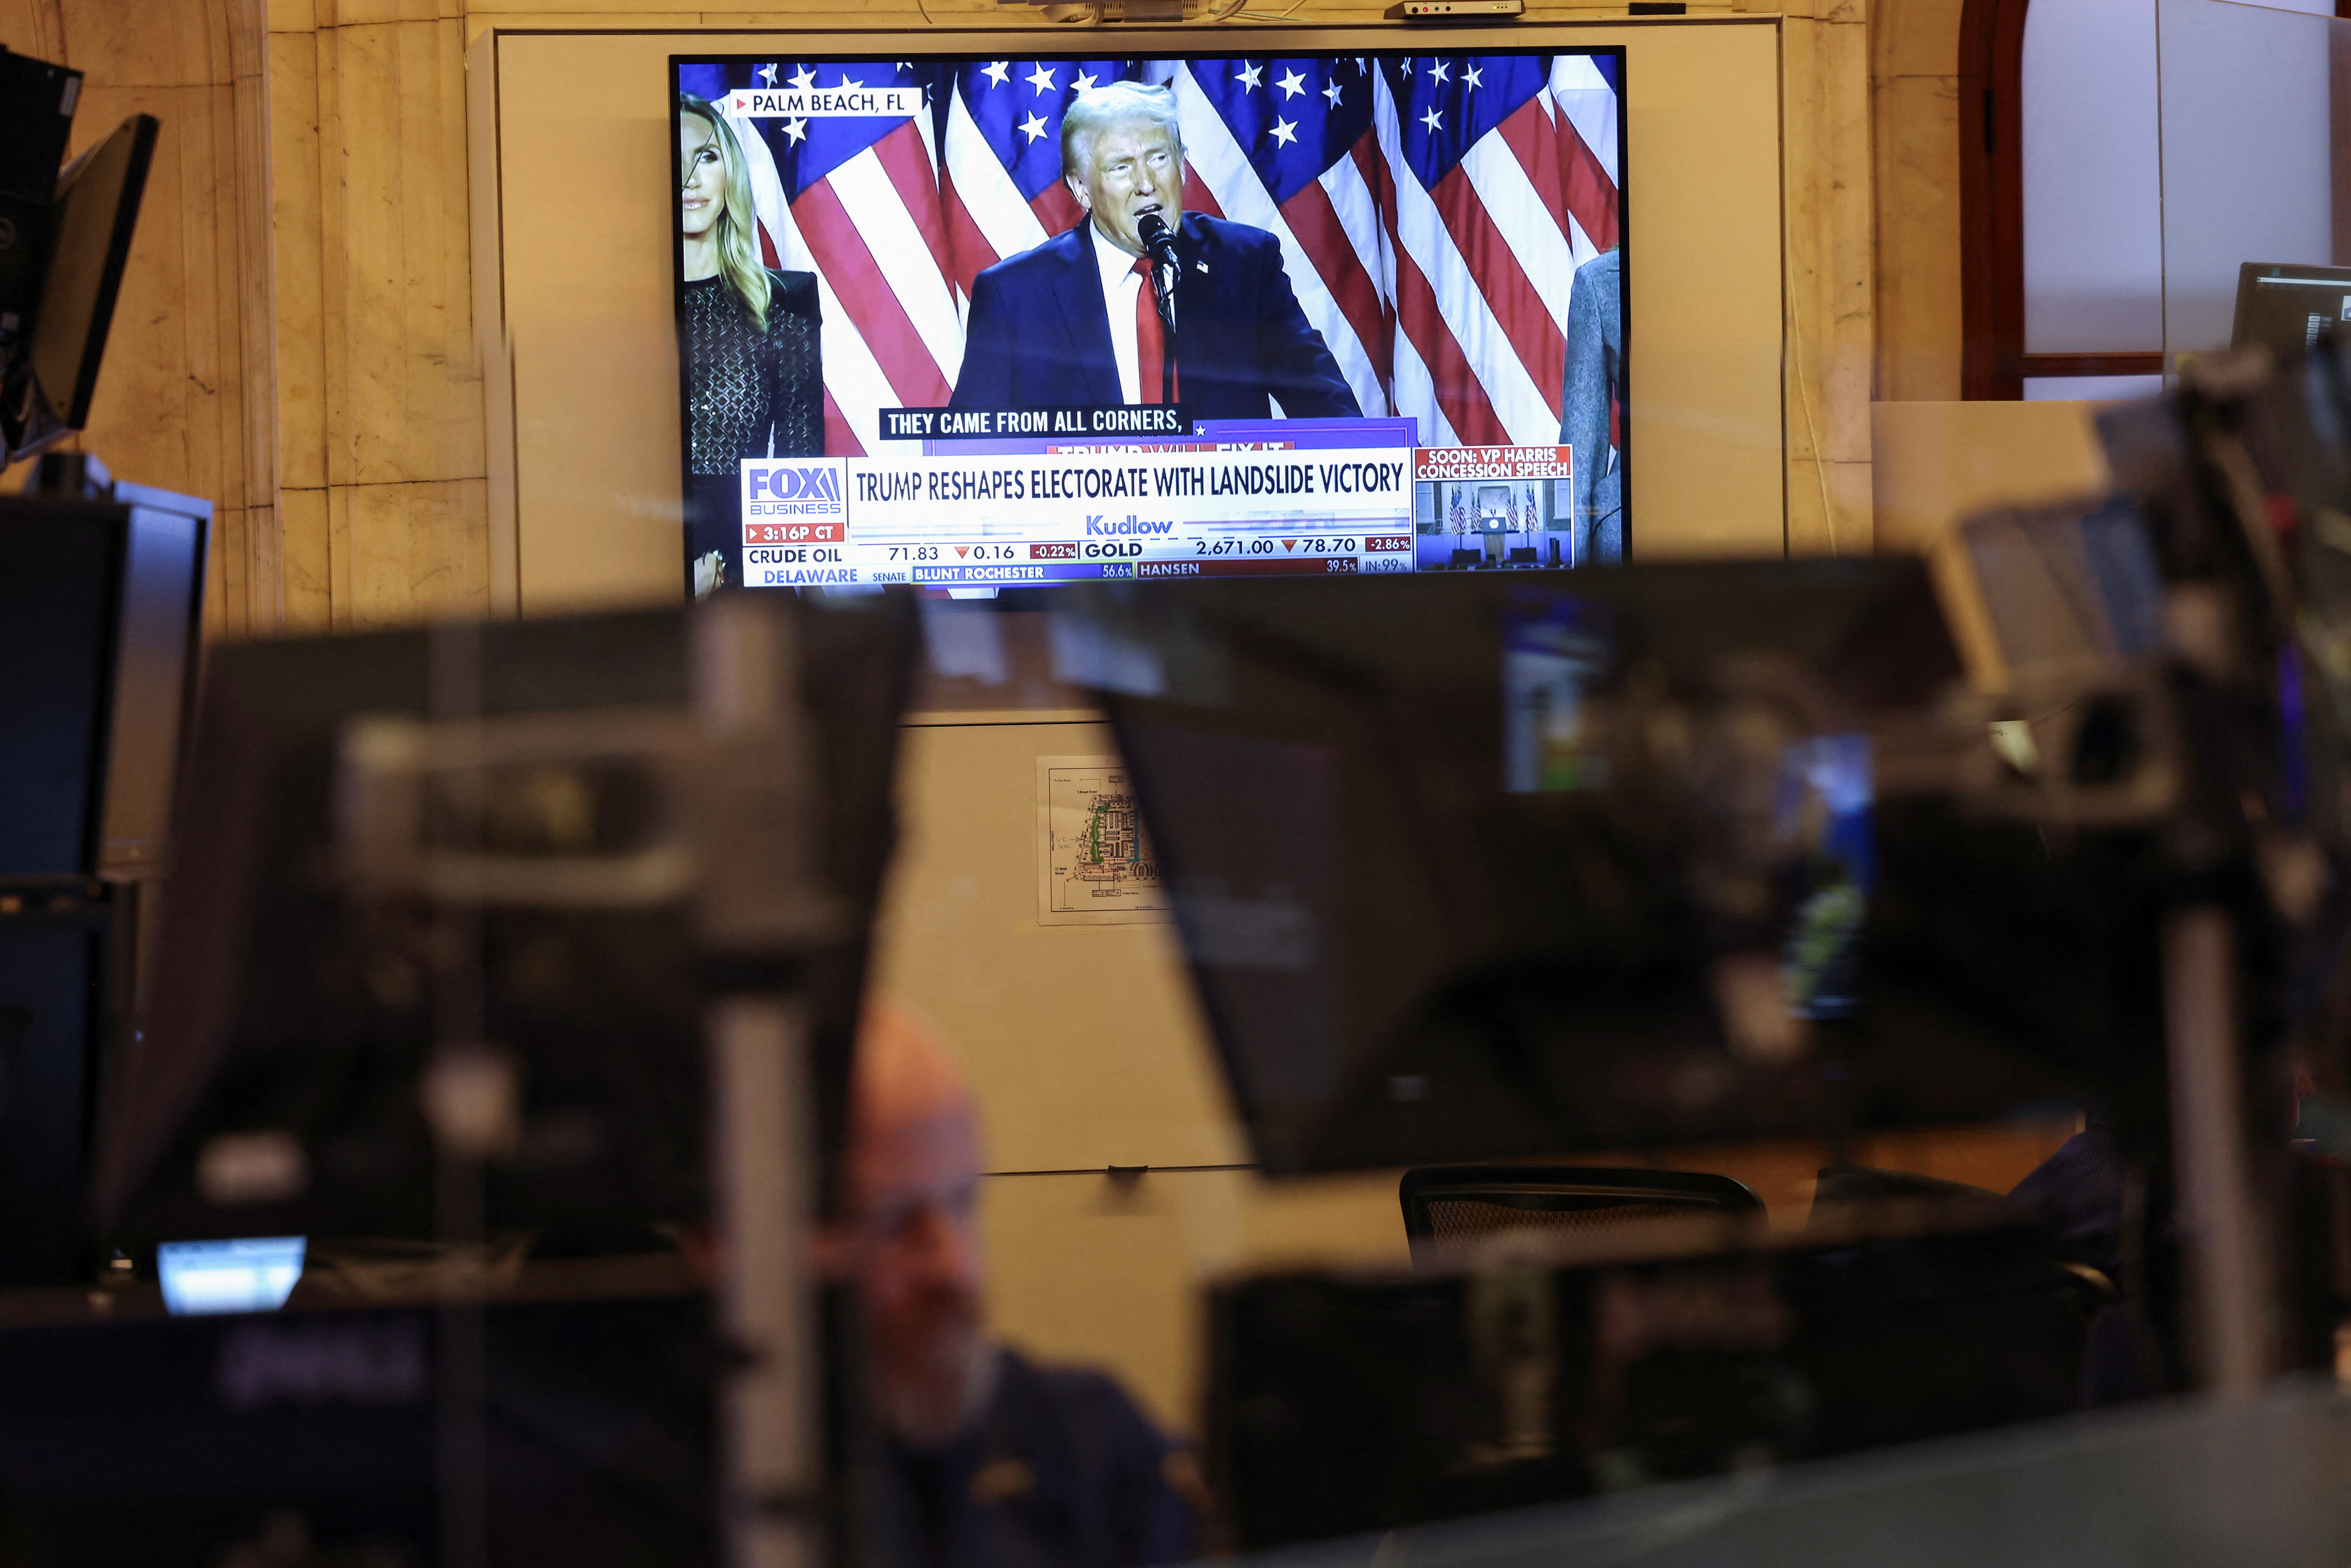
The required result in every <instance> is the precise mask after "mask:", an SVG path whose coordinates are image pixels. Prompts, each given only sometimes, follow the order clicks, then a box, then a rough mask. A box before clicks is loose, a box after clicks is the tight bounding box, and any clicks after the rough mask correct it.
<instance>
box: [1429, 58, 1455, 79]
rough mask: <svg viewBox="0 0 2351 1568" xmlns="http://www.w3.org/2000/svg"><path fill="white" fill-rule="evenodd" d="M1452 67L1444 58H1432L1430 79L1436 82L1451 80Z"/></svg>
mask: <svg viewBox="0 0 2351 1568" xmlns="http://www.w3.org/2000/svg"><path fill="white" fill-rule="evenodd" d="M1452 69H1453V68H1452V67H1451V66H1448V65H1447V64H1446V63H1445V62H1444V61H1443V60H1431V61H1429V62H1428V79H1429V80H1431V81H1436V82H1443V81H1451V80H1452V79H1453V78H1452V76H1451V75H1450V72H1451V71H1452Z"/></svg>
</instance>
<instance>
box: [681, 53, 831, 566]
mask: <svg viewBox="0 0 2351 1568" xmlns="http://www.w3.org/2000/svg"><path fill="white" fill-rule="evenodd" d="M677 155H678V231H679V234H680V235H682V236H683V237H682V251H681V255H680V260H681V262H682V263H683V265H682V266H681V267H680V269H679V277H681V278H682V279H683V281H682V282H681V283H680V285H679V287H678V300H677V329H678V352H679V356H680V359H681V361H682V362H683V365H684V395H685V475H686V497H685V528H686V559H688V561H690V562H691V563H692V566H691V579H692V581H693V584H694V591H695V595H696V597H700V596H701V595H703V594H706V593H708V592H710V591H712V590H713V589H714V588H717V587H722V586H725V585H726V584H728V583H739V582H741V581H742V580H743V574H742V542H743V529H742V505H741V499H740V491H739V486H738V481H737V475H738V474H739V472H740V469H739V467H738V466H737V465H739V464H740V463H741V461H742V460H743V459H744V458H746V457H821V456H822V455H824V373H823V363H822V360H821V358H820V352H819V346H818V333H817V325H818V320H817V294H816V274H814V273H812V272H778V271H777V270H776V269H774V268H773V267H763V266H761V265H760V260H759V244H758V220H757V219H756V218H755V216H754V215H753V210H752V206H751V180H750V175H749V172H747V169H746V168H745V165H744V162H743V148H742V144H741V143H740V142H738V141H737V140H736V139H735V132H734V131H733V129H732V128H731V127H729V126H728V125H727V123H726V119H725V117H724V116H722V115H721V114H719V112H718V111H717V110H716V109H713V108H712V107H711V106H710V104H709V103H707V102H706V101H705V100H704V99H698V98H695V97H694V96H693V95H691V94H689V93H680V94H679V95H678V99H677Z"/></svg>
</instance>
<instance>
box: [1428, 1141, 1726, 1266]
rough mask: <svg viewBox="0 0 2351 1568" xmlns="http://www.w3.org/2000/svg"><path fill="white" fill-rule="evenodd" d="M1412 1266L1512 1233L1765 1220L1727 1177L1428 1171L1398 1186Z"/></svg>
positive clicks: (1596, 1170)
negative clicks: (1720, 1218) (1713, 1217)
mask: <svg viewBox="0 0 2351 1568" xmlns="http://www.w3.org/2000/svg"><path fill="white" fill-rule="evenodd" d="M1396 1196H1397V1198H1398V1199H1399V1200H1400V1201H1401V1202H1402V1203H1403V1205H1404V1230H1405V1238H1406V1239H1408V1240H1409V1241H1410V1242H1411V1243H1412V1256H1413V1261H1414V1262H1415V1263H1416V1264H1417V1265H1426V1264H1428V1263H1430V1262H1433V1261H1435V1260H1436V1259H1437V1255H1438V1254H1439V1253H1441V1252H1447V1251H1450V1250H1452V1249H1456V1248H1458V1247H1460V1246H1462V1245H1464V1244H1467V1243H1471V1242H1476V1241H1479V1240H1482V1239H1485V1238H1487V1237H1490V1236H1499V1235H1503V1234H1505V1233H1508V1232H1510V1231H1531V1232H1536V1233H1544V1232H1548V1233H1551V1234H1553V1235H1560V1234H1567V1233H1573V1232H1586V1233H1588V1232H1591V1231H1593V1230H1599V1229H1604V1228H1610V1227H1614V1226H1618V1225H1638V1224H1644V1223H1646V1222H1648V1221H1652V1220H1658V1219H1677V1218H1687V1217H1688V1216H1691V1215H1699V1214H1718V1215H1740V1214H1754V1215H1761V1213H1762V1212H1763V1202H1762V1200H1761V1198H1759V1197H1756V1196H1755V1194H1754V1193H1753V1192H1751V1191H1750V1190H1749V1189H1748V1187H1747V1186H1746V1185H1745V1184H1744V1183H1742V1182H1739V1181H1736V1180H1733V1179H1732V1178H1731V1177H1729V1176H1713V1175H1708V1174H1707V1173H1705V1172H1700V1171H1660V1170H1617V1169H1611V1168H1605V1167H1596V1166H1552V1165H1511V1166H1419V1167H1417V1168H1416V1169H1413V1170H1408V1171H1406V1172H1405V1173H1404V1179H1403V1180H1402V1181H1401V1182H1400V1183H1398V1184H1397V1188H1396Z"/></svg>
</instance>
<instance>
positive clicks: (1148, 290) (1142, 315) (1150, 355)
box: [1134, 256, 1167, 402]
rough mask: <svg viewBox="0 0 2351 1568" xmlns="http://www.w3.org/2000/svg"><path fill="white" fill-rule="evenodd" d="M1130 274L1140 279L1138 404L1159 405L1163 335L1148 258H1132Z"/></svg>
mask: <svg viewBox="0 0 2351 1568" xmlns="http://www.w3.org/2000/svg"><path fill="white" fill-rule="evenodd" d="M1134 275H1135V276H1136V277H1140V278H1142V279H1143V287H1140V288H1138V289H1136V290H1135V291H1134V368H1135V377H1134V379H1135V383H1136V388H1137V390H1138V391H1140V392H1142V393H1143V397H1142V400H1141V401H1143V402H1162V401H1164V400H1163V398H1162V396H1161V392H1160V382H1161V378H1162V377H1163V376H1164V375H1165V365H1166V362H1167V335H1166V329H1165V328H1164V327H1162V326H1161V325H1160V321H1159V297H1158V292H1157V290H1155V288H1153V287H1152V266H1151V258H1150V257H1149V256H1136V257H1135V258H1134Z"/></svg>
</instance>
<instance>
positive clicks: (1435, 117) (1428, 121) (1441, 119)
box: [1420, 109, 1445, 131]
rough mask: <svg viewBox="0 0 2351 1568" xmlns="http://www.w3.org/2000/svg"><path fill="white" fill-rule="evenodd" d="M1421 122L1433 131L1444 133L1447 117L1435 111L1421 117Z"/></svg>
mask: <svg viewBox="0 0 2351 1568" xmlns="http://www.w3.org/2000/svg"><path fill="white" fill-rule="evenodd" d="M1420 122H1421V123H1422V124H1423V125H1426V126H1427V127H1428V128H1429V130H1431V131H1442V130H1444V129H1445V116H1444V115H1442V114H1440V113H1438V112H1437V110H1433V109H1432V110H1429V111H1428V112H1427V113H1426V114H1424V115H1422V116H1421V117H1420Z"/></svg>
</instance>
